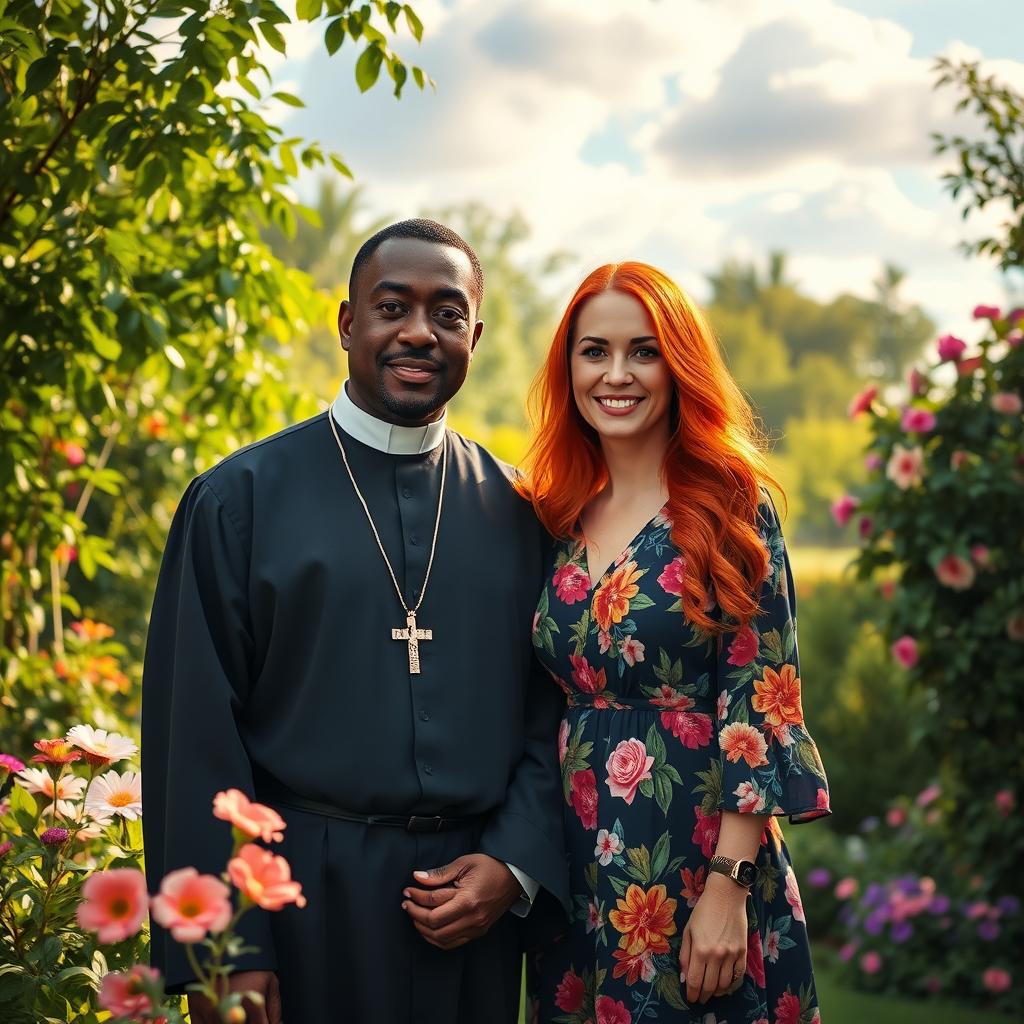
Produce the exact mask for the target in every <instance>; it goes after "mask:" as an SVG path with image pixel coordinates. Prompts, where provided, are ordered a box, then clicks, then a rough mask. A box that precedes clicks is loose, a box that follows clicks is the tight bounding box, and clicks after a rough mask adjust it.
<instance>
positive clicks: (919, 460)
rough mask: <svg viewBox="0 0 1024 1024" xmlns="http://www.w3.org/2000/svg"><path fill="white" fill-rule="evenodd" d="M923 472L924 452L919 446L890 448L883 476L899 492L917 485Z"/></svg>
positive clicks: (896, 445)
mask: <svg viewBox="0 0 1024 1024" xmlns="http://www.w3.org/2000/svg"><path fill="white" fill-rule="evenodd" d="M923 470H924V452H923V451H922V450H921V446H920V445H915V446H914V447H913V448H904V447H903V445H901V444H894V445H893V446H892V455H891V456H890V457H889V463H888V465H887V466H886V467H885V475H886V476H887V477H888V478H889V479H890V480H892V482H893V483H894V484H895V485H896V486H897V487H898V488H899V489H900V490H901V491H905V490H907V488H909V487H913V486H914V485H915V484H919V483H920V482H921V479H922V475H923Z"/></svg>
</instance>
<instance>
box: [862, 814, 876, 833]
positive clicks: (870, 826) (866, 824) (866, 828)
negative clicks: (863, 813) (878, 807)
mask: <svg viewBox="0 0 1024 1024" xmlns="http://www.w3.org/2000/svg"><path fill="white" fill-rule="evenodd" d="M878 826H879V820H878V818H877V817H875V815H871V817H870V818H865V819H864V820H863V821H862V822H861V823H860V830H861V832H874V831H875V829H876V828H878Z"/></svg>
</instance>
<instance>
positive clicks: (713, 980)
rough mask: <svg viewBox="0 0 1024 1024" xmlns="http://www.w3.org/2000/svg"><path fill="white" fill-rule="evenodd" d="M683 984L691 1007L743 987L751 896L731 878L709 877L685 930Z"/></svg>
mask: <svg viewBox="0 0 1024 1024" xmlns="http://www.w3.org/2000/svg"><path fill="white" fill-rule="evenodd" d="M679 968H680V971H679V981H680V982H681V983H682V984H683V985H685V986H686V1001H687V1002H688V1003H706V1002H707V1001H708V1000H709V999H710V998H711V997H712V996H722V995H725V994H726V993H728V992H730V991H732V990H733V989H735V988H736V986H737V985H738V984H739V982H740V980H741V979H742V977H743V975H744V973H745V971H746V969H747V892H746V890H745V889H744V888H743V887H742V886H739V885H737V884H736V883H735V882H734V881H733V880H732V879H731V878H727V877H726V876H725V875H721V874H710V875H708V880H707V884H706V885H705V886H704V892H703V893H701V896H700V898H699V899H698V900H697V905H696V906H695V907H694V908H693V913H692V914H691V915H690V920H689V921H688V922H687V924H686V928H685V929H684V930H683V944H682V946H680V948H679Z"/></svg>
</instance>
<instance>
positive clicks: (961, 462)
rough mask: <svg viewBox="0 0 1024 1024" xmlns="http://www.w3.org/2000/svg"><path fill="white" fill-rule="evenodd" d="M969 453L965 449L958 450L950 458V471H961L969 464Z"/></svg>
mask: <svg viewBox="0 0 1024 1024" xmlns="http://www.w3.org/2000/svg"><path fill="white" fill-rule="evenodd" d="M967 458H968V453H967V452H965V451H964V450H963V448H957V449H956V451H954V452H953V454H952V455H950V457H949V468H950V469H961V468H962V467H963V466H965V465H966V464H967Z"/></svg>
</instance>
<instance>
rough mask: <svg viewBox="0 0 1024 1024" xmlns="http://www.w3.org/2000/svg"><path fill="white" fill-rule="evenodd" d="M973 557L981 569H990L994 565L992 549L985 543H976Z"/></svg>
mask: <svg viewBox="0 0 1024 1024" xmlns="http://www.w3.org/2000/svg"><path fill="white" fill-rule="evenodd" d="M971 559H972V560H973V562H974V564H975V565H976V566H977V567H978V568H979V569H988V568H989V567H990V566H991V565H992V551H991V549H990V548H988V547H987V546H986V545H984V544H974V545H972V547H971Z"/></svg>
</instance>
